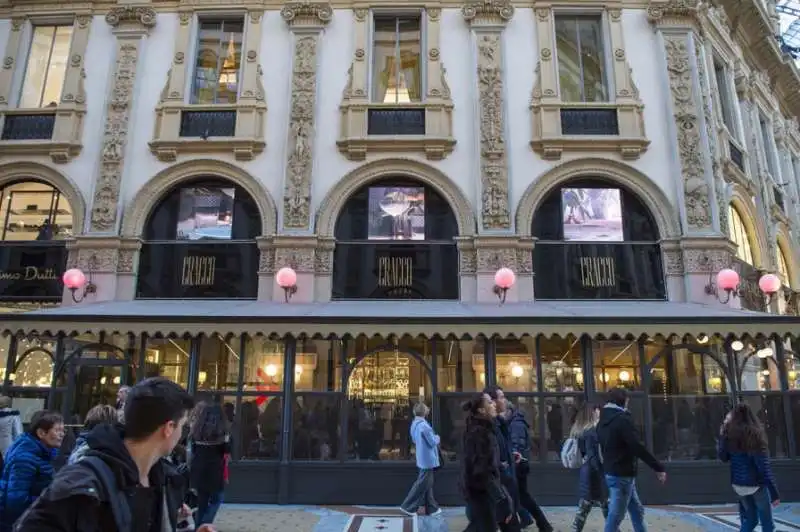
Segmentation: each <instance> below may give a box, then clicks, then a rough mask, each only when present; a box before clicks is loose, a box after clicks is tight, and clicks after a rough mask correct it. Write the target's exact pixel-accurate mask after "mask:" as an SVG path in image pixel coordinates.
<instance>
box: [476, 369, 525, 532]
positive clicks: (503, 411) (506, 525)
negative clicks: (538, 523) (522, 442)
mask: <svg viewBox="0 0 800 532" xmlns="http://www.w3.org/2000/svg"><path fill="white" fill-rule="evenodd" d="M483 393H485V394H486V395H488V396H489V397H491V398H492V401H494V404H495V408H496V410H497V417H495V418H494V432H495V435H496V436H497V446H498V447H499V451H500V453H499V454H500V481H501V482H502V483H503V486H505V488H506V490H508V493H509V494H510V495H511V500H512V503H513V505H512V512H513V513H512V516H511V519H510V520H509V521H506V522H502V523H499V524H498V526H499V527H500V530H501V531H502V532H519V531H520V530H522V527H521V525H520V522H519V519H518V517H517V513H518V512H519V487H518V486H517V475H516V462H515V456H514V454H513V453H512V451H511V431H510V429H509V425H508V415H509V409H508V401H507V400H506V395H505V393H503V389H502V388H500V387H499V386H496V385H494V386H487V387H486V388H485V389H484V390H483Z"/></svg>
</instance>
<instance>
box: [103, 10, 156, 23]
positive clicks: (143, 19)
mask: <svg viewBox="0 0 800 532" xmlns="http://www.w3.org/2000/svg"><path fill="white" fill-rule="evenodd" d="M106 22H108V24H109V25H110V26H111V27H112V28H117V27H119V26H120V25H126V24H132V25H134V26H136V25H140V26H141V27H143V28H152V27H153V26H155V25H156V12H155V10H153V9H152V8H149V7H138V6H124V7H115V8H114V9H112V10H111V11H109V13H108V14H107V15H106Z"/></svg>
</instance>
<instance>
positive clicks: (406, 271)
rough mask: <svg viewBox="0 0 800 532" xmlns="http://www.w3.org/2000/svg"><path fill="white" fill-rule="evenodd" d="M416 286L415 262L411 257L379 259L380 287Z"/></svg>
mask: <svg viewBox="0 0 800 532" xmlns="http://www.w3.org/2000/svg"><path fill="white" fill-rule="evenodd" d="M412 284H414V261H413V260H412V258H411V257H378V286H381V287H385V288H401V287H403V288H406V287H410V286H411V285H412Z"/></svg>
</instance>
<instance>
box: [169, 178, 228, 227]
mask: <svg viewBox="0 0 800 532" xmlns="http://www.w3.org/2000/svg"><path fill="white" fill-rule="evenodd" d="M235 193H236V189H235V188H233V187H231V188H209V187H187V188H184V189H182V190H181V199H180V211H179V212H178V235H177V238H178V240H202V239H215V240H230V239H231V230H232V228H233V199H234V195H235Z"/></svg>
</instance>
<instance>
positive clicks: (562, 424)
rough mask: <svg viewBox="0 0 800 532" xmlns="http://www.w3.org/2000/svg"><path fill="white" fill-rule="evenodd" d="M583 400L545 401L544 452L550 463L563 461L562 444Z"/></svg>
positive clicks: (573, 398)
mask: <svg viewBox="0 0 800 532" xmlns="http://www.w3.org/2000/svg"><path fill="white" fill-rule="evenodd" d="M582 400H583V399H582V398H580V397H548V398H546V399H545V400H544V433H545V441H544V445H543V449H542V451H544V452H546V453H547V455H546V456H547V461H548V462H557V461H559V460H561V457H560V454H561V444H562V443H564V440H565V439H566V438H567V436H568V435H569V429H570V427H571V426H572V421H573V420H574V419H575V413H576V412H577V407H578V405H580V403H581V401H582ZM529 421H532V420H530V419H529Z"/></svg>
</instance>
